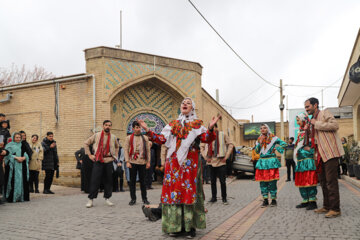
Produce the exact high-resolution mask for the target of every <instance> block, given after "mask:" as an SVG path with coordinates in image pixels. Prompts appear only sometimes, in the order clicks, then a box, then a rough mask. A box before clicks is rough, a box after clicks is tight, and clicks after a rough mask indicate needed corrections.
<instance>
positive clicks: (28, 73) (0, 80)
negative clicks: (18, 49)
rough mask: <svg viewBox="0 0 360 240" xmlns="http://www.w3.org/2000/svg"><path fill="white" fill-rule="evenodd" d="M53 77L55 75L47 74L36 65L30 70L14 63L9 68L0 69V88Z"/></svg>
mask: <svg viewBox="0 0 360 240" xmlns="http://www.w3.org/2000/svg"><path fill="white" fill-rule="evenodd" d="M54 77H55V75H54V74H53V73H51V72H47V71H46V70H45V68H43V67H39V66H36V65H35V66H34V68H33V69H31V70H28V69H26V68H25V64H23V65H22V66H21V67H18V66H16V65H15V64H14V63H13V64H12V65H11V67H10V68H0V86H4V85H11V84H18V83H24V82H33V81H39V80H43V79H50V78H54Z"/></svg>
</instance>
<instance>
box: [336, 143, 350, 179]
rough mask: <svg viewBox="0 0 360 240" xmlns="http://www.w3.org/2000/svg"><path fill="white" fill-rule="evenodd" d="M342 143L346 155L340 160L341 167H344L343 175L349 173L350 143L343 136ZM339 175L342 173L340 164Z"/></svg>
mask: <svg viewBox="0 0 360 240" xmlns="http://www.w3.org/2000/svg"><path fill="white" fill-rule="evenodd" d="M341 143H342V145H343V148H344V152H345V155H344V156H342V158H341V160H340V163H341V168H342V175H347V165H346V164H348V163H349V158H350V157H349V145H348V143H347V140H346V138H344V137H342V138H341ZM338 172H339V175H340V166H339V170H338Z"/></svg>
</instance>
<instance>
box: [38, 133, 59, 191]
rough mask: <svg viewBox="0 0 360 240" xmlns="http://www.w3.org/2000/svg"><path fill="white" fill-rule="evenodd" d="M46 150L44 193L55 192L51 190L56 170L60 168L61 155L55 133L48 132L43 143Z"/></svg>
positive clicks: (43, 166)
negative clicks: (58, 152) (59, 154)
mask: <svg viewBox="0 0 360 240" xmlns="http://www.w3.org/2000/svg"><path fill="white" fill-rule="evenodd" d="M41 145H42V147H43V150H44V159H43V161H42V170H45V179H44V192H43V193H44V194H54V192H53V191H51V190H50V188H51V184H52V182H53V178H54V173H55V170H57V171H58V170H59V157H58V154H57V147H56V141H55V140H54V133H53V132H47V133H46V137H45V138H44V139H43V141H42V143H41Z"/></svg>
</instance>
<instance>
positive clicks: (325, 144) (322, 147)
mask: <svg viewBox="0 0 360 240" xmlns="http://www.w3.org/2000/svg"><path fill="white" fill-rule="evenodd" d="M305 110H306V111H307V113H308V114H309V115H312V119H311V129H310V132H311V142H312V146H313V147H315V162H317V171H318V172H320V174H319V177H320V184H321V188H322V191H323V197H324V204H323V208H320V209H316V210H315V212H316V213H326V215H325V217H327V218H332V217H337V216H340V214H341V212H340V194H339V183H338V172H337V171H338V165H339V158H340V157H341V156H343V155H344V154H345V153H344V149H343V147H342V145H341V140H340V138H339V136H338V133H337V130H338V129H339V124H338V123H337V121H336V120H335V118H334V116H333V115H332V114H331V113H330V112H329V111H328V110H323V111H320V110H319V100H318V99H316V98H309V99H308V100H306V101H305ZM308 148H309V147H308Z"/></svg>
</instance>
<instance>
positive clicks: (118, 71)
mask: <svg viewBox="0 0 360 240" xmlns="http://www.w3.org/2000/svg"><path fill="white" fill-rule="evenodd" d="M154 69H155V71H154ZM154 72H155V73H156V74H157V75H159V76H162V77H164V78H165V79H169V80H170V81H171V82H172V83H173V84H175V85H176V86H178V87H179V88H180V89H182V91H183V92H185V93H186V94H187V96H191V97H192V98H195V77H196V73H195V72H192V71H187V70H182V69H174V68H167V67H162V66H154V65H150V64H144V63H136V62H128V61H120V60H108V61H106V63H105V83H104V84H105V85H104V87H105V90H106V91H107V92H112V91H113V90H114V89H116V88H117V87H118V85H120V84H122V83H125V82H127V81H131V80H133V79H137V78H140V77H141V76H145V75H148V74H149V73H154Z"/></svg>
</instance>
